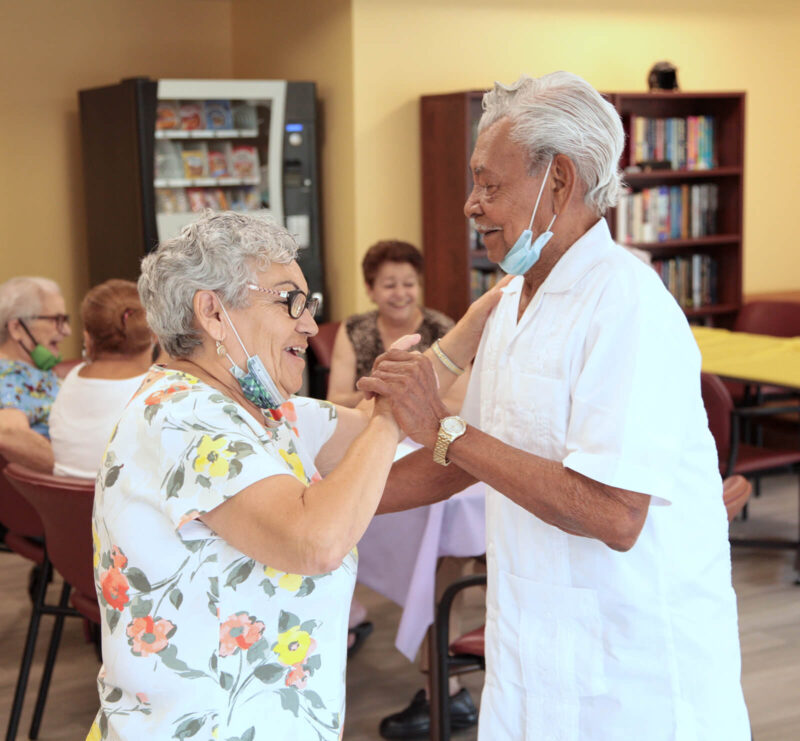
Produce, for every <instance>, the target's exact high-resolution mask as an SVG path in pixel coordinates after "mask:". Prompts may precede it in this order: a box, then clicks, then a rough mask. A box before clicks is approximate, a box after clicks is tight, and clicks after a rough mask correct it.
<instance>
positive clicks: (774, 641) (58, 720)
mask: <svg viewBox="0 0 800 741" xmlns="http://www.w3.org/2000/svg"><path fill="white" fill-rule="evenodd" d="M764 490H765V491H764V494H763V495H762V497H761V498H759V499H758V500H755V502H754V503H753V505H752V506H751V515H750V519H749V521H748V522H746V523H734V529H735V531H736V532H742V531H744V530H746V531H747V532H748V534H750V533H753V534H754V533H755V532H765V533H769V534H771V535H785V536H787V537H793V536H795V535H796V533H797V529H798V524H797V514H798V482H797V478H796V477H794V478H792V477H781V478H778V479H773V480H771V481H768V482H765V485H764ZM792 563H793V556H792V554H791V553H790V552H788V551H777V550H776V551H763V550H760V551H755V550H740V549H734V554H733V576H734V585H735V587H736V592H737V594H738V598H739V618H740V631H741V638H742V658H743V677H742V681H743V685H744V692H745V697H746V699H747V704H748V708H749V711H750V716H751V721H752V725H753V733H754V738H755V740H756V741H793V740H795V739H798V738H800V702H798V698H800V587H798V586H795V584H794V580H795V573H794V570H793V567H792ZM29 570H30V569H29V565H28V563H27V562H25V561H24V560H23V559H21V558H19V557H17V556H15V555H12V554H8V553H0V594H2V599H1V600H0V732H2V734H5V728H6V723H7V721H8V711H9V706H10V703H11V698H12V695H13V691H14V685H15V682H16V677H17V671H18V663H19V658H20V655H21V651H22V643H23V641H24V638H25V631H26V629H27V624H28V617H29V608H30V605H29V602H28V599H27V592H26V585H27V578H28V572H29ZM58 582H59V580H58V579H56V584H54V585H52V586H51V595H50V596H51V598H52V599H54V598H55V597H56V596H57V595H56V591H55V590H56V589H57V588H58V586H59V585H58ZM474 591H476V594H477V590H474ZM357 593H358V595H359V597H360V598H361V599H362V601H363V602H364V603H365V604H366V605H367V606H368V608H369V611H370V619H371V620H372V621H373V622H374V623H375V626H376V627H375V632H374V633H373V634H372V636H371V637H370V638H369V640H368V641H367V642H366V644H365V645H364V648H363V649H362V651H361V652H360V653H359V654H358V655H357V656H356V657H355V658H354V659H353V661H352V662H351V664H350V667H349V670H348V677H347V692H348V695H347V699H348V716H347V725H346V731H345V739H347V741H366V740H367V739H377V738H378V737H379V736H378V732H377V727H378V722H379V720H380V719H381V718H382V717H383V716H384V715H386V714H387V713H389V712H393V711H395V710H397V709H399V708H401V707H403V706H404V705H405V704H406V703H407V702H408V701H409V699H410V698H411V696H412V695H413V694H414V692H415V691H416V690H417V689H418V688H419V687H420V675H419V674H418V673H417V671H416V670H415V668H414V666H413V665H411V664H410V663H409V662H408V661H406V659H405V658H403V657H402V656H401V655H400V654H399V653H398V652H397V651H396V650H395V649H394V634H395V631H396V629H397V622H398V620H399V615H400V611H399V608H397V607H396V606H395V605H393V604H392V603H390V602H389V601H388V600H386V599H384V598H382V597H380V596H379V595H377V594H375V593H374V592H371V591H370V590H369V589H367V588H365V587H361V586H359V587H358V589H357ZM470 612H471V613H472V614H471V616H470V617H471V618H472V619H473V620H475V621H478V622H479V621H480V620H481V614H480V613H481V608H480V605H479V604H477V603H473V604H472V605H471V606H470ZM51 621H52V618H46V619H45V620H44V621H43V631H42V634H41V636H40V641H39V646H38V650H37V659H36V664H35V666H34V669H33V672H32V676H31V681H30V685H29V690H28V697H27V702H26V706H25V713H24V715H23V721H22V725H21V732H20V733H19V736H18V737H19V738H20V739H23V738H27V729H28V726H29V722H30V714H31V711H32V706H33V703H34V699H35V692H36V688H37V687H38V683H39V676H40V673H41V665H42V662H43V657H44V652H45V647H46V646H45V644H46V642H47V639H48V638H49V631H50V627H49V626H50V623H51ZM97 669H98V664H97V661H96V659H95V655H94V651H93V650H92V646H91V645H89V644H87V643H86V642H85V641H84V637H83V631H82V627H81V624H80V622H79V621H77V620H68V621H67V624H66V627H65V630H64V638H63V641H62V645H61V651H60V654H59V657H58V662H57V664H56V668H55V672H54V676H53V683H52V686H51V689H50V697H49V699H48V704H47V709H46V711H45V716H44V721H43V724H42V729H41V731H40V734H39V738H40V739H41V740H42V741H83V739H84V737H85V734H86V731H87V729H88V728H89V726H90V724H91V721H92V718H93V716H94V713H95V711H96V709H97V696H96V690H95V676H96V674H97ZM481 681H482V675H481V674H479V673H478V674H473V675H470V676H469V677H467V678H466V680H465V684H467V686H468V687H469V688H470V689H471V691H472V692H473V697H474V698H475V699H476V701H477V699H478V693H479V691H480V685H481ZM456 738H458V739H461V740H462V741H471V740H472V739H474V738H475V733H474V731H472V732H466V733H463V734H459V735H458V736H457V737H456ZM153 741H157V740H155V739H154V740H153Z"/></svg>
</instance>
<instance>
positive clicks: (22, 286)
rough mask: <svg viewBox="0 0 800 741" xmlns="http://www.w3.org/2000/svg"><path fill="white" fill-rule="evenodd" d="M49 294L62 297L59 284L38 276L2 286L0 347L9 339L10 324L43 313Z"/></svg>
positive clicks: (0, 287) (14, 280) (0, 296)
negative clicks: (43, 305)
mask: <svg viewBox="0 0 800 741" xmlns="http://www.w3.org/2000/svg"><path fill="white" fill-rule="evenodd" d="M48 294H55V295H56V296H60V295H61V289H60V288H59V287H58V283H56V282H55V281H52V280H50V279H49V278H40V277H38V276H27V275H25V276H19V277H18V278H11V279H10V280H7V281H6V282H5V283H3V284H2V285H0V345H2V344H3V343H4V342H5V341H6V340H7V339H8V323H9V322H10V321H11V320H12V319H26V318H29V317H32V316H36V315H37V314H41V313H42V303H43V299H44V297H45V296H46V295H48Z"/></svg>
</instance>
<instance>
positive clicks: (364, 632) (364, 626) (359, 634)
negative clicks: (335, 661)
mask: <svg viewBox="0 0 800 741" xmlns="http://www.w3.org/2000/svg"><path fill="white" fill-rule="evenodd" d="M372 628H373V625H372V623H370V622H369V621H364V622H363V623H359V624H358V625H356V627H355V628H350V629H348V631H347V633H348V635H352V636H354V639H353V645H352V646H348V647H347V658H348V659H352V658H353V656H355V655H356V651H358V649H359V648H361V646H363V645H364V641H366V640H367V638H368V637H369V635H370V633H372Z"/></svg>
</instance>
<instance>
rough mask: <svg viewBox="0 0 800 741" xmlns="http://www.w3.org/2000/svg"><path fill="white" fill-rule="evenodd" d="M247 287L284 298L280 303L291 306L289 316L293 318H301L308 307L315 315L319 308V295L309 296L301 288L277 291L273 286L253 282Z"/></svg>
mask: <svg viewBox="0 0 800 741" xmlns="http://www.w3.org/2000/svg"><path fill="white" fill-rule="evenodd" d="M247 287H248V288H249V289H250V290H251V291H260V292H261V293H272V294H274V295H276V296H280V297H281V298H282V299H283V301H281V302H280V303H284V304H286V306H288V307H289V316H290V317H292V319H299V318H300V317H301V316H302V314H303V312H304V311H305V310H306V309H308V312H309V314H311V316H312V317H313V316H314V315H315V314H316V313H317V309H318V308H319V297H318V296H314V297H312V298H309V297H308V294H307V293H306V292H305V291H301V290H300V289H299V288H295V289H294V290H292V291H276V290H274V289H272V288H262V287H261V286H257V285H254V284H253V283H248V284H247Z"/></svg>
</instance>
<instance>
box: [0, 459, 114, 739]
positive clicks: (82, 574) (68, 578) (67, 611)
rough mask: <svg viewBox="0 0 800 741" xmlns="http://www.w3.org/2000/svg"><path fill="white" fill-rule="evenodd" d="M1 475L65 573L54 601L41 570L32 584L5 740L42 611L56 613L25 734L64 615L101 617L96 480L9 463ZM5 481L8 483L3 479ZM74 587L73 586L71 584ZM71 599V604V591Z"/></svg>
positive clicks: (41, 699)
mask: <svg viewBox="0 0 800 741" xmlns="http://www.w3.org/2000/svg"><path fill="white" fill-rule="evenodd" d="M3 475H4V477H5V479H7V480H8V482H10V484H11V485H12V486H13V487H14V489H16V491H17V492H19V494H21V495H22V498H24V500H25V501H26V502H27V504H29V505H30V506H31V507H32V510H33V511H34V512H35V514H37V515H38V517H39V519H40V521H41V524H42V525H43V528H44V535H45V544H46V546H45V556H44V564H45V566H46V567H48V568H49V567H50V565H51V564H52V566H53V567H54V568H55V569H57V570H58V572H59V573H60V574H61V576H62V577H63V578H64V585H63V587H62V589H61V596H60V599H59V601H58V604H57V605H48V604H46V603H45V593H46V591H47V578H46V574H45V573H44V572H46V571H47V568H43V575H42V577H41V578H40V579H39V580H38V583H37V585H36V593H35V595H34V603H33V608H32V611H31V620H30V624H29V626H28V637H27V639H26V641H25V649H24V651H23V655H22V662H21V665H20V673H19V677H18V679H17V688H16V691H15V695H14V701H13V703H12V710H11V717H10V718H9V723H8V730H7V733H6V741H13V739H15V738H16V733H17V727H18V725H19V719H20V716H21V714H22V705H23V701H24V697H25V688H26V685H27V681H28V675H29V673H30V668H31V664H32V663H33V653H34V649H35V648H36V638H37V634H38V630H39V623H40V621H41V616H42V615H55V617H56V620H55V624H54V626H53V633H52V636H51V639H50V645H49V648H48V651H47V657H46V659H45V665H44V670H43V673H42V680H41V684H40V686H39V694H38V697H37V700H36V707H35V709H34V712H33V720H32V723H31V729H30V733H29V738H32V739H35V738H36V737H37V736H38V733H39V726H40V724H41V720H42V715H43V714H44V705H45V701H46V699H47V691H48V689H49V686H50V678H51V677H52V673H53V667H54V665H55V659H56V654H57V652H58V646H59V643H60V641H61V632H62V629H63V626H64V618H65V617H68V616H74V617H81V618H87V619H89V620H91V621H93V622H95V623H99V622H100V609H99V607H98V605H97V597H96V594H95V588H94V574H93V569H92V535H91V516H92V502H93V499H94V480H92V479H75V478H66V477H62V476H52V475H49V474H43V473H38V472H36V471H31V470H30V469H27V468H25V467H24V466H20V465H18V464H16V463H11V464H9V465H8V466H6V467H5V469H3ZM4 483H6V482H5V481H4ZM73 587H74V590H73ZM71 593H72V604H73V605H74V607H70V606H69V603H70V594H71Z"/></svg>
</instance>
